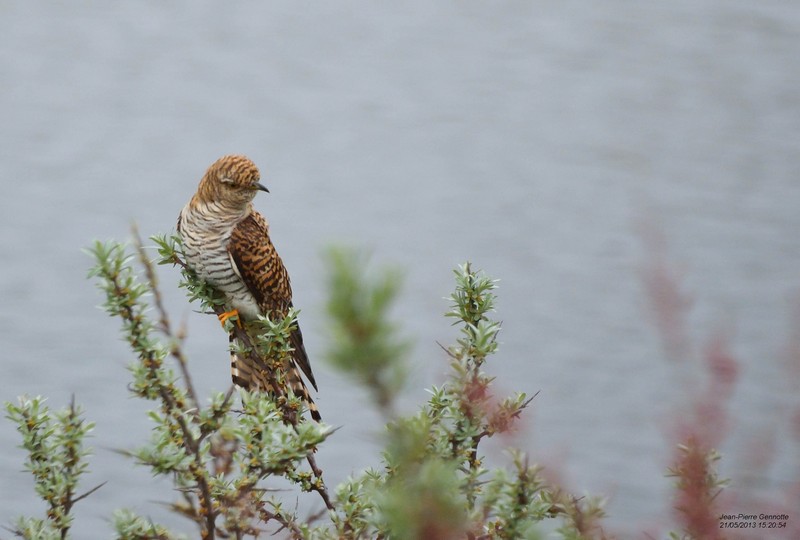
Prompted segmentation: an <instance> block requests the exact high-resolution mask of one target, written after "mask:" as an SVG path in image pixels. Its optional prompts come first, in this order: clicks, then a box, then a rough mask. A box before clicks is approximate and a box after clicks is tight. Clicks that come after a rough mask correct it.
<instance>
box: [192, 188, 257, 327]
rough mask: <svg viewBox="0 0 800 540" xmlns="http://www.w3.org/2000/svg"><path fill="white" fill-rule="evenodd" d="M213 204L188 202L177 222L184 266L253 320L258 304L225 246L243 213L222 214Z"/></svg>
mask: <svg viewBox="0 0 800 540" xmlns="http://www.w3.org/2000/svg"><path fill="white" fill-rule="evenodd" d="M224 210H225V209H224V208H222V207H221V206H220V205H218V204H217V203H214V202H211V203H197V201H194V200H192V201H190V202H189V204H187V205H186V206H185V207H184V208H183V210H182V211H181V214H180V218H179V219H178V233H179V234H180V236H181V239H182V241H183V249H184V254H185V256H186V263H187V264H188V265H189V267H191V268H192V270H194V271H195V273H197V276H198V277H199V278H200V279H202V280H203V281H206V282H207V283H209V284H211V285H212V286H214V287H215V288H216V289H217V290H219V291H220V292H222V293H223V294H224V295H225V299H226V301H227V303H228V304H230V305H231V306H232V307H233V308H235V309H237V310H238V311H239V314H240V315H241V316H242V317H244V318H246V319H255V318H257V316H258V315H259V314H261V311H260V309H259V306H258V303H257V302H256V299H255V298H254V297H253V295H252V294H251V293H250V291H249V290H248V289H247V286H246V285H245V283H244V281H242V278H241V276H240V275H239V273H238V271H237V270H236V268H235V266H234V264H233V261H232V260H231V257H230V253H229V252H228V243H229V242H230V238H231V234H232V231H233V229H234V227H236V225H237V224H238V223H239V221H241V220H242V219H243V218H244V217H245V216H246V215H247V213H249V209H247V210H248V212H247V213H245V214H244V215H241V214H240V213H231V212H225V211H224Z"/></svg>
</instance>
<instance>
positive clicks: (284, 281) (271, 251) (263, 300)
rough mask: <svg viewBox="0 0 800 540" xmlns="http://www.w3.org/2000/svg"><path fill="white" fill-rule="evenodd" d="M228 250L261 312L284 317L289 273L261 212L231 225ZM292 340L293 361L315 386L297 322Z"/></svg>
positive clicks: (288, 299)
mask: <svg viewBox="0 0 800 540" xmlns="http://www.w3.org/2000/svg"><path fill="white" fill-rule="evenodd" d="M228 253H229V254H230V258H231V260H232V261H233V265H234V270H236V271H237V273H238V274H239V275H240V276H241V278H242V281H244V283H245V285H246V286H247V288H248V290H249V291H250V293H251V294H252V295H253V297H254V298H255V299H256V302H257V303H258V305H259V307H260V308H261V310H262V311H263V312H264V314H265V315H266V314H267V313H268V312H272V313H274V314H275V315H279V316H281V317H284V316H285V315H286V313H287V312H288V310H289V308H291V307H292V286H291V284H290V283H289V273H288V272H287V271H286V267H284V266H283V261H282V260H281V258H280V257H279V256H278V252H277V251H275V246H273V245H272V242H271V241H270V239H269V227H268V225H267V221H266V220H265V219H264V217H263V216H262V215H261V214H259V213H258V212H250V215H248V216H247V217H246V218H245V219H243V220H242V221H241V222H240V223H239V224H238V225H237V226H236V227H235V228H234V229H233V232H232V233H231V240H230V243H229V244H228ZM273 316H274V315H273ZM291 341H292V347H293V348H294V354H293V358H294V361H295V363H296V364H297V366H298V367H299V368H300V369H301V370H302V371H303V373H304V374H305V376H306V377H308V380H309V382H310V383H311V385H312V386H313V387H314V390H316V389H317V383H316V381H315V380H314V374H313V373H312V372H311V365H310V364H309V361H308V355H307V354H306V349H305V346H304V345H303V334H302V333H301V332H300V327H299V325H298V326H297V329H296V330H295V331H294V332H292V335H291Z"/></svg>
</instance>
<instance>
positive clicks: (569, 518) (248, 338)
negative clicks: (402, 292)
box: [8, 235, 602, 540]
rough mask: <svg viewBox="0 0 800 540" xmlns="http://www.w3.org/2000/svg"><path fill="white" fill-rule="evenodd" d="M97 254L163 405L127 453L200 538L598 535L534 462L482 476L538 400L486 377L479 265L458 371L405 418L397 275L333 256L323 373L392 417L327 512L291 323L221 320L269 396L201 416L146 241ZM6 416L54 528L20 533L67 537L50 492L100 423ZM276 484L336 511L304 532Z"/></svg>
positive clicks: (199, 289)
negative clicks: (500, 391) (261, 369)
mask: <svg viewBox="0 0 800 540" xmlns="http://www.w3.org/2000/svg"><path fill="white" fill-rule="evenodd" d="M153 241H154V242H155V244H156V247H157V250H158V258H157V259H156V261H155V262H157V263H158V264H173V265H178V266H180V267H181V271H182V279H181V283H180V286H181V287H183V288H185V289H186V290H187V295H188V297H189V300H190V301H193V302H197V303H199V304H200V307H201V310H202V311H205V312H213V313H216V314H217V315H219V314H221V313H223V312H224V311H225V310H226V306H225V305H224V302H223V301H222V299H221V296H220V295H219V294H218V293H217V291H215V290H213V288H211V287H209V286H208V285H207V284H205V283H203V282H202V281H200V280H199V279H198V278H197V276H196V275H194V273H193V272H192V271H191V270H190V269H189V268H188V267H187V266H186V265H185V263H184V262H183V261H184V258H183V255H182V252H181V246H180V241H179V238H178V237H176V236H166V235H163V236H158V237H154V238H153ZM90 251H91V254H92V255H93V256H94V258H95V266H94V268H93V269H92V271H91V272H90V275H91V276H92V277H94V278H96V279H97V280H98V286H99V287H100V289H101V290H102V291H104V293H105V302H104V309H105V310H106V311H107V312H108V313H109V315H111V316H114V317H117V318H119V319H120V320H121V322H122V333H123V337H124V339H125V340H126V341H127V343H128V344H129V345H130V347H131V350H132V351H133V353H134V354H135V357H136V359H135V360H134V361H133V362H132V364H131V366H130V371H131V376H132V382H131V384H130V389H131V392H132V393H133V394H134V395H135V396H137V397H139V398H142V399H145V400H148V401H151V402H153V403H154V409H153V410H151V411H150V412H149V413H148V416H149V419H150V421H151V422H152V426H153V427H152V432H151V438H150V441H149V442H147V443H145V444H144V445H142V446H141V447H139V448H137V449H134V450H131V451H130V452H129V455H130V456H131V457H132V458H133V459H135V461H136V462H137V463H138V464H140V465H142V466H144V467H147V468H148V469H149V470H150V471H151V472H152V473H153V474H154V475H164V476H167V477H169V478H171V479H172V482H173V485H174V488H175V491H176V494H177V495H176V496H177V501H176V502H174V503H173V504H172V509H173V510H174V511H175V512H177V513H179V514H181V515H183V516H185V517H187V518H188V519H189V520H190V521H191V522H193V523H194V524H195V525H196V526H197V528H198V531H199V533H200V536H201V537H202V538H205V539H213V538H229V537H234V538H244V537H257V536H260V535H261V534H262V533H264V532H267V531H268V532H275V531H276V530H277V531H282V532H283V533H285V534H287V535H288V536H289V537H291V538H302V539H333V538H344V539H373V538H382V539H397V540H405V539H408V540H411V539H417V538H432V539H449V538H453V539H455V538H459V539H461V538H470V539H477V538H481V539H516V538H539V534H538V529H537V526H538V524H540V523H541V522H542V521H543V520H547V519H551V518H554V517H558V516H560V517H561V518H562V520H561V521H562V526H561V529H560V531H561V532H562V536H563V537H564V538H595V537H598V538H599V537H602V530H601V529H599V526H598V521H597V520H598V519H599V518H600V517H602V508H601V505H600V501H599V500H596V499H577V498H574V497H571V496H569V495H567V494H565V493H564V492H563V491H561V490H560V489H558V488H557V487H554V486H550V485H548V484H546V483H545V482H544V481H543V479H542V478H541V477H540V475H539V472H540V468H539V467H538V466H536V465H531V464H529V463H528V458H527V456H526V455H525V454H524V453H522V452H520V451H518V450H514V449H509V455H510V457H511V461H510V463H509V465H510V466H509V467H507V468H506V467H500V468H496V469H490V468H488V467H487V466H486V465H485V456H484V455H483V454H482V453H481V443H482V441H483V440H485V439H486V438H489V437H493V436H494V435H496V434H499V433H509V432H512V431H513V429H514V424H515V422H516V420H517V419H518V418H519V417H520V415H521V414H522V412H523V411H524V409H525V408H526V407H527V406H528V404H529V403H530V402H531V399H532V398H528V397H527V396H526V394H525V393H517V394H514V395H511V396H507V397H497V396H495V395H494V393H493V390H492V381H493V378H492V377H491V376H489V375H488V374H487V373H486V372H485V371H484V366H485V365H486V363H487V361H488V360H489V359H490V358H491V356H492V355H493V354H494V353H495V352H496V351H497V348H498V342H497V335H498V333H499V331H500V323H499V322H497V321H495V320H493V319H492V318H491V315H492V311H493V310H494V305H495V296H494V290H495V288H496V281H494V280H491V279H489V278H488V277H486V276H485V275H484V274H483V273H481V272H477V271H474V270H473V269H472V267H471V266H470V265H469V264H465V265H462V266H460V267H459V268H458V269H456V271H455V277H456V287H455V291H454V292H453V294H452V296H451V306H450V309H449V310H448V312H447V314H446V315H447V316H448V317H451V318H453V319H454V324H455V325H457V326H458V327H459V335H458V338H457V340H456V343H455V344H454V345H453V346H451V347H449V348H447V349H446V354H447V355H448V357H449V360H450V368H451V369H450V371H449V375H448V377H447V380H446V381H445V382H444V384H442V385H441V386H440V387H434V388H432V389H431V390H430V397H429V399H428V401H427V402H426V403H424V404H422V405H421V407H420V409H419V411H418V412H417V413H416V414H414V415H410V416H397V415H396V414H395V412H394V411H395V409H394V400H395V399H396V397H397V394H398V392H399V391H400V389H401V388H402V385H403V383H404V381H405V375H406V369H407V368H406V365H405V362H404V360H405V357H406V355H407V354H408V351H409V344H408V342H407V341H406V340H404V339H402V338H400V337H399V332H398V329H397V326H396V325H395V324H394V323H392V322H391V320H390V318H389V314H390V311H391V307H392V303H393V301H394V299H395V298H396V296H397V293H398V291H399V283H400V275H399V273H397V272H386V273H384V274H383V275H382V276H379V277H377V278H369V277H367V275H366V273H365V271H364V267H365V263H366V261H365V259H364V257H363V256H361V255H359V254H356V253H354V252H352V251H344V250H334V251H331V252H329V254H328V259H327V263H328V265H327V266H328V268H330V276H329V280H328V287H329V293H330V296H329V299H328V302H327V311H328V314H329V317H330V328H331V338H332V339H331V345H330V352H329V354H328V358H329V359H330V361H331V363H332V364H333V365H334V366H336V367H338V368H339V369H341V370H342V371H343V372H344V373H346V374H348V375H349V376H350V377H352V378H353V379H354V380H355V381H356V382H357V383H359V384H362V385H365V386H366V387H368V388H369V389H370V390H371V391H372V396H373V399H374V401H375V403H376V405H377V406H378V407H379V408H380V409H381V410H382V411H383V412H384V414H385V415H386V416H387V419H388V423H387V425H386V430H385V433H384V438H385V448H384V451H383V453H382V456H381V457H382V459H381V464H380V466H379V467H377V468H373V469H367V470H365V471H363V472H361V473H359V474H355V475H353V476H352V477H351V478H349V479H348V480H346V481H345V482H343V483H342V484H340V485H339V486H337V487H336V489H335V490H333V494H332V496H331V495H330V494H329V492H328V488H327V486H326V485H325V482H324V480H323V476H322V471H321V470H320V469H319V468H318V467H317V466H316V462H315V459H314V455H315V452H317V451H318V450H319V449H321V447H322V445H323V443H324V442H325V440H326V439H327V438H328V437H329V436H330V435H331V434H332V433H333V430H331V429H330V428H329V427H327V426H325V425H323V424H320V423H316V422H311V421H307V420H305V419H304V418H303V403H302V401H301V400H300V399H298V398H297V397H296V396H294V395H292V393H291V391H288V390H281V388H284V385H283V384H281V383H282V381H283V369H284V366H285V365H286V363H287V358H288V355H289V354H290V352H291V340H290V339H289V337H290V334H291V332H292V329H293V328H294V327H295V325H296V324H297V323H296V312H295V311H292V312H290V313H289V314H288V315H287V316H286V317H283V318H270V317H264V318H262V319H261V320H259V321H257V322H255V323H253V324H251V325H248V326H249V328H248V329H247V330H245V329H243V328H242V327H241V325H238V324H234V323H231V322H230V321H228V322H226V326H225V328H226V330H227V331H228V332H230V333H232V334H233V335H234V336H235V337H236V338H237V340H238V341H239V342H240V345H238V346H237V347H238V348H237V353H238V354H251V355H257V356H258V359H259V360H260V361H261V362H262V363H263V364H264V365H266V366H268V369H267V371H265V376H267V377H269V378H270V384H272V385H274V386H275V388H276V389H277V390H276V391H275V392H274V393H270V394H267V393H248V392H244V391H240V392H235V391H234V389H233V388H231V389H230V390H229V391H228V392H226V393H221V392H217V393H214V394H213V395H212V396H211V397H210V398H209V399H207V400H204V403H205V404H203V403H201V401H200V400H199V399H198V398H197V396H196V393H195V390H194V387H193V384H192V380H191V375H190V372H189V369H188V360H187V358H186V357H185V355H184V354H183V351H182V339H183V336H182V333H181V332H175V331H173V329H172V327H171V325H170V320H169V317H168V315H167V313H166V311H165V309H164V307H163V304H162V302H161V297H160V292H159V289H158V282H157V278H156V274H155V270H154V266H153V263H152V262H151V261H150V260H149V259H148V257H146V256H145V250H144V248H143V247H142V245H141V242H139V241H138V240H137V242H136V244H135V246H134V251H133V254H129V253H128V252H127V250H126V248H125V246H123V245H121V244H118V243H107V244H103V243H99V242H98V243H96V244H95V245H94V247H93V248H92V249H91V250H90ZM135 258H138V262H139V265H140V267H141V269H142V275H139V274H137V271H136V269H135V265H134V259H135ZM237 398H238V399H237ZM237 404H240V405H237ZM8 410H9V417H10V418H11V419H12V421H14V422H15V423H16V424H17V425H18V427H19V429H20V432H21V433H22V434H23V444H24V446H25V448H26V450H27V451H28V453H29V456H30V458H29V460H30V466H29V469H30V470H31V472H32V473H33V474H34V478H35V479H36V485H37V488H36V489H37V493H38V494H39V495H40V496H41V497H42V498H43V499H44V500H46V501H52V504H51V507H50V511H49V512H48V518H47V520H36V519H32V518H27V519H21V520H20V521H19V522H18V524H17V527H16V529H15V531H16V532H17V533H18V534H19V535H21V536H23V537H25V538H49V537H54V538H55V537H61V538H66V537H67V531H68V529H69V525H70V524H71V519H72V518H71V515H70V513H69V511H70V509H71V504H72V503H74V502H75V501H76V500H78V499H79V498H75V497H74V496H72V498H70V497H69V496H68V497H66V498H65V497H63V496H62V495H53V493H56V492H57V493H62V494H63V493H64V490H67V492H69V493H74V490H75V488H76V486H77V479H78V477H79V476H80V474H81V473H82V472H84V471H85V464H84V463H83V461H82V458H83V457H84V456H85V454H86V452H85V451H84V450H83V449H82V448H83V447H82V446H81V442H82V439H83V437H84V436H85V435H86V433H87V432H88V431H89V429H91V425H90V424H86V423H82V422H80V421H79V420H78V418H79V416H78V413H77V411H76V410H75V408H74V407H72V408H71V409H70V411H71V412H69V413H63V414H61V415H57V416H56V417H55V420H52V419H51V417H50V416H49V415H48V412H47V411H46V409H43V408H42V406H41V401H37V400H28V401H24V402H22V404H21V405H20V406H19V407H13V406H9V407H8ZM59 460H61V461H59ZM67 463H69V464H70V467H71V468H70V469H69V471H70V474H69V475H68V476H67V477H64V478H62V477H61V476H58V475H55V474H54V473H53V471H54V470H56V465H59V470H60V468H62V466H63V465H64V464H67ZM275 478H282V479H283V480H285V481H288V482H290V483H291V484H293V485H294V486H296V488H297V490H298V491H299V492H301V493H310V494H311V496H317V497H319V499H320V500H321V501H322V503H323V504H324V506H325V510H326V512H325V513H324V514H323V513H321V514H319V515H318V516H317V517H316V518H314V519H312V520H310V521H308V522H304V521H302V520H300V519H299V518H298V516H297V515H296V513H295V511H292V510H287V506H286V505H285V503H284V500H282V499H281V498H278V497H277V496H268V493H270V492H269V491H268V490H267V489H266V487H267V484H269V483H270V482H271V480H273V479H275ZM54 486H61V487H58V488H56V487H54ZM56 489H60V490H61V491H54V490H56ZM294 496H296V494H295V495H294ZM64 500H66V501H71V502H67V503H66V504H63V503H62V502H61V501H64ZM289 500H292V499H289ZM324 516H327V517H328V518H329V519H327V520H324V519H321V518H322V517H324ZM113 527H114V530H115V534H116V536H115V537H116V538H118V539H125V540H128V539H137V540H138V539H164V540H171V539H177V538H179V537H178V536H176V535H175V534H173V533H171V532H170V531H168V530H167V529H165V528H164V527H162V526H160V525H158V524H155V523H152V522H150V521H149V520H146V519H144V518H142V517H140V516H137V515H135V514H134V513H132V512H131V511H129V510H119V511H117V512H116V513H115V514H114V517H113ZM598 531H599V532H598ZM48 535H49V536H48Z"/></svg>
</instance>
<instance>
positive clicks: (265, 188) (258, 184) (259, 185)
mask: <svg viewBox="0 0 800 540" xmlns="http://www.w3.org/2000/svg"><path fill="white" fill-rule="evenodd" d="M256 189H257V190H259V191H266V192H267V193H269V190H268V189H267V186H265V185H264V184H261V183H256Z"/></svg>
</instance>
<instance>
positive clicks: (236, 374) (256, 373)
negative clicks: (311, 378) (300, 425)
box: [231, 336, 322, 422]
mask: <svg viewBox="0 0 800 540" xmlns="http://www.w3.org/2000/svg"><path fill="white" fill-rule="evenodd" d="M233 341H234V338H233V336H231V343H233ZM286 367H287V369H286V371H285V374H284V378H283V380H284V385H285V386H286V387H287V388H288V389H289V390H291V392H292V393H293V394H294V395H295V396H298V397H299V398H300V399H301V400H302V401H303V403H304V404H305V405H306V407H307V408H308V412H309V413H310V414H311V418H313V419H314V420H316V421H317V422H319V421H321V420H322V415H320V413H319V409H318V408H317V404H316V403H314V400H313V399H312V398H311V394H310V393H309V391H308V387H307V386H306V383H305V382H304V381H303V378H302V376H301V375H300V370H299V369H298V368H297V366H296V365H295V363H294V361H291V362H290V365H289V366H286ZM267 369H268V368H267V367H266V366H265V365H264V364H263V363H257V362H256V361H255V359H254V358H252V357H251V356H250V355H238V354H236V353H235V352H233V351H231V378H232V379H233V384H235V385H236V386H239V387H241V388H244V389H245V390H247V391H249V392H255V391H259V392H268V393H270V394H273V395H276V394H282V393H283V392H281V391H277V392H276V389H275V388H273V382H272V381H274V380H275V377H270V376H269V375H270V374H269V373H268V372H267ZM279 390H280V389H279Z"/></svg>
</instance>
